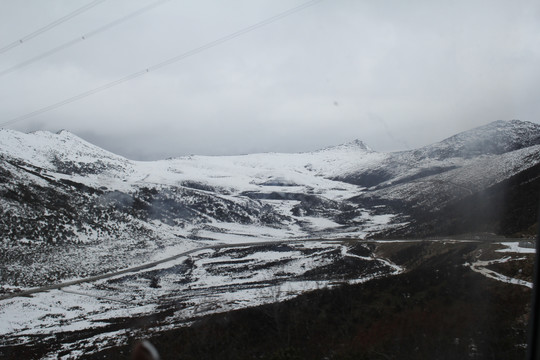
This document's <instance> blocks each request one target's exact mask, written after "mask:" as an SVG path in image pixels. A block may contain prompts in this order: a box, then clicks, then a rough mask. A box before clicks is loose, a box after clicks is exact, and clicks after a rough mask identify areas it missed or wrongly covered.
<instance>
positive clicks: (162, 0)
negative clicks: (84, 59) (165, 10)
mask: <svg viewBox="0 0 540 360" xmlns="http://www.w3.org/2000/svg"><path fill="white" fill-rule="evenodd" d="M168 1H171V0H159V1H156V2H154V3H152V4H150V5H148V6H145V7H143V8H141V9H139V10H137V11H134V12H132V13H131V14H128V15H126V16H124V17H121V18H119V19H117V20H114V21H112V22H110V23H108V24H105V25H103V26H101V27H99V28H97V29H95V30H92V31H90V32H88V33H86V34H84V35H81V36H78V37H76V38H74V39H72V40H70V41H67V42H65V43H64V44H62V45H59V46H57V47H55V48H53V49H50V50H48V51H46V52H44V53H42V54H40V55H37V56H34V57H33V58H31V59H28V60H26V61H23V62H21V63H19V64H17V65H14V66H12V67H10V68H7V69H5V70H2V71H0V76H4V75H6V74H9V73H11V72H13V71H15V70H18V69H20V68H23V67H25V66H28V65H30V64H32V63H35V62H36V61H39V60H41V59H43V58H46V57H47V56H50V55H52V54H55V53H57V52H59V51H61V50H64V49H66V48H68V47H70V46H72V45H75V44H77V43H79V42H81V41H84V40H86V39H88V38H90V37H92V36H94V35H97V34H99V33H101V32H104V31H106V30H109V29H111V28H112V27H114V26H117V25H120V24H121V23H123V22H125V21H127V20H130V19H132V18H134V17H135V16H138V15H141V14H143V13H145V12H147V11H149V10H152V9H153V8H155V7H157V6H159V5H162V4H163V3H165V2H168Z"/></svg>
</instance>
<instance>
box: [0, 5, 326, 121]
mask: <svg viewBox="0 0 540 360" xmlns="http://www.w3.org/2000/svg"><path fill="white" fill-rule="evenodd" d="M321 1H323V0H311V1H308V2H306V3H303V4H301V5H298V6H296V7H293V8H291V9H289V10H286V11H284V12H281V13H279V14H277V15H274V16H272V17H269V18H267V19H265V20H262V21H260V22H258V23H256V24H253V25H250V26H248V27H245V28H243V29H241V30H238V31H236V32H233V33H231V34H229V35H226V36H223V37H221V38H219V39H217V40H214V41H211V42H209V43H206V44H204V45H201V46H199V47H197V48H195V49H192V50H190V51H187V52H185V53H182V54H180V55H177V56H175V57H172V58H170V59H167V60H165V61H162V62H160V63H158V64H155V65H152V66H149V67H147V68H145V69H143V70H140V71H137V72H135V73H132V74H130V75H127V76H125V77H123V78H120V79H118V80H115V81H112V82H109V83H107V84H104V85H101V86H98V87H96V88H94V89H91V90H88V91H85V92H83V93H80V94H78V95H75V96H72V97H70V98H67V99H65V100H62V101H60V102H57V103H55V104H52V105H49V106H45V107H43V108H41V109H38V110H35V111H32V112H29V113H26V114H24V115H21V116H18V117H16V118H13V119H11V120H8V121H6V122H3V123H0V127H4V126H6V125H11V124H14V123H16V122H19V121H23V120H26V119H28V118H31V117H34V116H37V115H40V114H43V113H45V112H48V111H51V110H54V109H57V108H59V107H61V106H64V105H67V104H70V103H72V102H75V101H78V100H81V99H84V98H86V97H88V96H91V95H94V94H96V93H98V92H101V91H104V90H107V89H109V88H111V87H113V86H116V85H120V84H122V83H125V82H126V81H129V80H133V79H135V78H138V77H140V76H142V75H145V74H147V73H149V72H151V71H154V70H158V69H160V68H163V67H165V66H168V65H171V64H173V63H175V62H178V61H180V60H183V59H185V58H187V57H190V56H193V55H195V54H198V53H200V52H203V51H205V50H208V49H210V48H213V47H215V46H218V45H220V44H223V43H225V42H227V41H230V40H232V39H235V38H237V37H239V36H242V35H244V34H247V33H249V32H251V31H254V30H256V29H259V28H261V27H263V26H266V25H269V24H271V23H273V22H276V21H278V20H280V19H282V18H284V17H286V16H289V15H292V14H294V13H297V12H299V11H301V10H304V9H305V8H307V7H310V6H313V5H315V4H317V3H319V2H321Z"/></svg>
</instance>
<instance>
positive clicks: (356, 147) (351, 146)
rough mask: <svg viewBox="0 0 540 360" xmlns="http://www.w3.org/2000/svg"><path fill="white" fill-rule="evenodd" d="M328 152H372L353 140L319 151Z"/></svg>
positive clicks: (360, 141)
mask: <svg viewBox="0 0 540 360" xmlns="http://www.w3.org/2000/svg"><path fill="white" fill-rule="evenodd" d="M329 150H363V151H366V152H373V150H372V149H371V148H370V147H369V146H367V145H366V144H365V143H364V142H363V141H362V140H360V139H355V140H352V141H349V142H346V143H343V144H339V145H335V146H329V147H326V148H323V149H321V150H319V151H329Z"/></svg>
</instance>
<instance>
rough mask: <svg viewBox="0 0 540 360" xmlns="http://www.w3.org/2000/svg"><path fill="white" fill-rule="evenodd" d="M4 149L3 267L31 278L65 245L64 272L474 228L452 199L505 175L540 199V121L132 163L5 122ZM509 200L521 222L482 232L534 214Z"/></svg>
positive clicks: (0, 190) (492, 186)
mask: <svg viewBox="0 0 540 360" xmlns="http://www.w3.org/2000/svg"><path fill="white" fill-rule="evenodd" d="M0 158H1V159H2V162H1V166H0V213H1V215H2V216H1V218H0V234H2V239H1V244H2V246H3V247H4V250H6V251H4V252H3V255H0V260H1V261H3V262H4V263H5V264H8V265H9V268H10V269H11V270H9V271H6V272H3V273H2V274H3V275H2V276H4V277H5V278H6V279H7V278H10V279H11V280H10V281H14V282H15V283H28V284H31V283H32V281H33V280H32V279H33V278H39V277H43V271H45V272H47V270H46V267H43V266H42V265H43V264H44V263H47V262H49V261H51V258H54V257H57V256H60V254H64V255H62V256H69V258H70V259H71V260H73V263H72V264H71V265H66V268H65V270H64V271H65V274H64V275H59V276H60V277H63V276H73V275H77V274H80V273H81V272H84V273H85V274H86V273H92V272H93V271H97V270H96V268H95V267H96V266H97V265H96V264H102V263H105V264H106V267H107V269H109V270H110V269H115V268H120V267H125V266H127V265H129V264H135V263H139V262H140V261H142V259H147V258H148V257H149V256H151V257H154V256H158V257H159V256H165V255H163V254H167V253H169V252H170V251H171V250H170V249H175V248H178V247H179V246H180V247H182V248H186V247H188V248H189V247H190V246H200V244H201V243H202V244H208V243H213V242H229V243H230V242H234V243H242V242H252V241H257V240H260V239H267V240H268V239H280V240H282V239H298V238H313V237H318V238H342V237H354V238H359V237H360V238H364V237H374V236H393V235H395V236H398V235H399V236H401V235H406V236H428V235H440V234H442V233H448V232H452V231H455V230H453V229H461V230H463V231H473V230H475V228H474V226H475V225H474V224H472V225H470V224H468V223H467V222H466V221H465V220H463V219H462V218H461V217H460V215H459V211H457V212H456V211H454V210H453V209H454V207H455V206H457V205H456V204H461V205H460V206H467V207H470V206H469V205H467V204H468V202H471V201H472V202H473V203H475V204H477V203H481V198H480V200H479V198H477V197H478V196H480V195H481V194H495V195H496V194H497V191H496V189H497V186H502V185H501V184H510V185H511V186H510V189H511V191H514V192H515V193H516V194H517V195H516V196H517V197H519V198H520V199H521V198H523V199H527V198H534V197H533V196H528V195H527V196H526V195H524V193H523V191H522V189H527V191H529V192H530V191H535V190H530V189H532V186H533V185H534V184H535V183H536V182H537V181H538V174H539V173H540V171H537V170H536V169H537V168H538V167H539V166H540V126H539V125H537V124H533V123H529V122H522V121H516V120H514V121H509V122H500V121H498V122H494V123H491V124H488V125H486V126H484V127H480V128H477V129H473V130H470V131H467V132H464V133H461V134H458V135H455V136H453V137H451V138H448V139H446V140H443V141H442V142H440V143H437V144H433V145H429V146H427V147H423V148H421V149H417V150H412V151H404V152H395V153H378V152H375V151H372V150H371V149H369V148H368V147H367V146H366V145H365V144H364V143H363V142H361V141H360V140H355V141H352V142H349V143H346V144H342V145H338V146H334V147H329V148H325V149H322V150H319V151H313V152H308V153H297V154H283V153H263V154H250V155H238V156H184V157H180V158H173V159H168V160H160V161H149V162H141V161H133V160H128V159H126V158H124V157H122V156H118V155H115V154H113V153H110V152H108V151H106V150H103V149H101V148H99V147H97V146H94V145H92V144H90V143H88V142H86V141H84V140H82V139H80V138H79V137H77V136H76V135H74V134H71V133H69V132H68V131H61V132H59V133H57V134H52V133H49V132H43V131H39V132H35V133H31V134H23V133H20V132H17V131H13V130H6V129H2V130H0ZM495 195H493V196H492V197H493V198H496V199H498V198H497V196H495ZM482 196H484V195H482ZM490 196H491V195H490ZM497 201H503V200H500V199H498V200H497ZM527 201H528V200H527ZM527 201H525V200H524V202H523V204H525V203H526V204H527V208H530V207H531V206H532V205H530V204H529V203H528V202H527ZM496 206H497V204H494V205H493V204H492V205H490V207H496ZM512 206H513V208H512V209H511V210H512V214H518V215H519V216H518V217H519V219H520V220H516V221H515V224H513V225H512V226H507V225H505V226H504V227H502V225H501V222H500V220H497V219H495V218H493V219H491V218H490V219H488V220H489V226H488V225H486V229H484V228H482V229H483V230H489V231H492V232H509V231H514V232H515V231H517V230H519V229H521V228H522V227H527V226H530V225H531V223H530V222H531V221H532V223H534V222H535V221H536V220H534V214H533V215H531V214H532V213H530V212H528V210H526V209H525V208H524V206H525V205H523V206H522V204H513V205H512ZM486 213H487V212H486ZM439 214H441V216H442V214H445V216H446V217H445V219H446V220H445V222H444V224H441V223H439V221H441V220H440V218H441V216H439ZM448 214H451V216H449V215H448ZM512 216H515V215H512ZM531 218H533V220H530V219H531ZM484 222H485V223H486V224H488V222H487V220H486V221H484ZM516 224H517V225H516ZM458 225H459V226H458ZM7 249H9V251H8V250H7ZM68 254H69V255H68ZM160 254H162V255H160ZM30 259H31V261H30ZM103 259H108V260H107V261H105V262H104V260H103ZM28 262H31V263H28ZM15 264H19V265H17V266H23V265H22V264H25V266H30V267H32V268H33V269H34V272H33V273H32V274H33V275H32V274H30V275H29V273H28V272H24V274H22V275H18V274H19V273H18V272H17V269H18V267H17V266H15ZM40 266H42V267H43V269H40ZM103 270H104V269H103V268H102V267H99V271H100V272H102V271H103ZM21 276H22V277H21ZM13 279H18V280H13ZM4 280H5V279H4Z"/></svg>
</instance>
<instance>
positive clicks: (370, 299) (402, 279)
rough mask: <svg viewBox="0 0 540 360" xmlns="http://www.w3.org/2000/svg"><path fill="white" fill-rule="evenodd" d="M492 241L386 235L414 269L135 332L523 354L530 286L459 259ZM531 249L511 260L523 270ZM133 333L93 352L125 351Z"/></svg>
mask: <svg viewBox="0 0 540 360" xmlns="http://www.w3.org/2000/svg"><path fill="white" fill-rule="evenodd" d="M492 246H493V245H491V244H489V243H483V244H482V243H461V244H449V243H447V244H442V243H439V242H433V243H428V242H423V243H411V244H403V243H401V244H399V243H398V244H384V245H381V246H380V248H379V251H381V252H382V253H384V254H385V255H386V256H388V257H389V258H390V259H391V260H392V261H395V262H397V263H400V264H402V265H405V266H407V267H408V268H410V269H411V270H410V271H408V272H406V273H403V274H400V275H398V276H394V277H389V278H383V279H378V280H374V281H370V282H368V283H366V284H362V285H352V286H351V285H347V286H342V287H339V288H336V289H333V290H329V289H325V290H319V291H315V292H312V293H309V294H306V295H303V296H300V297H298V298H295V299H293V300H290V301H286V302H283V303H277V304H271V305H266V306H261V307H257V308H252V309H245V310H239V311H234V312H229V313H225V314H219V315H214V316H210V317H205V318H202V319H200V320H198V321H196V322H195V323H194V324H193V325H192V326H191V327H189V328H182V329H178V330H174V331H161V332H159V333H158V334H153V333H152V332H150V333H145V332H144V331H143V332H142V334H139V336H150V340H151V341H152V342H153V343H154V344H155V345H156V347H157V348H158V349H159V351H160V352H161V353H162V356H163V358H178V359H198V360H201V359H282V360H285V359H381V360H383V359H411V360H412V359H449V360H450V359H452V360H453V359H518V358H523V357H524V352H525V345H524V344H525V343H526V322H527V315H528V303H529V299H530V290H529V289H527V288H525V287H521V286H516V285H510V284H504V283H501V282H497V281H495V280H491V279H487V278H485V277H483V276H482V275H480V274H478V273H475V272H472V271H471V270H470V268H468V267H466V266H463V264H464V263H465V262H467V261H472V260H473V259H476V258H477V257H478V256H480V253H483V254H484V255H483V256H485V254H486V253H488V252H490V251H492V248H491V247H492ZM490 249H491V250H490ZM532 259H533V257H532V256H529V257H528V259H527V260H522V261H520V262H518V263H519V264H518V263H516V264H518V267H519V268H522V269H529V270H530V269H531V268H532V261H533V260H532ZM498 271H501V270H500V269H499V270H498ZM506 271H507V274H508V275H510V276H514V275H515V273H511V272H508V270H506ZM515 271H516V272H517V269H516V270H515ZM529 276H530V273H529ZM135 340H136V337H133V338H132V342H131V344H130V345H129V346H124V347H120V348H111V349H108V350H105V351H102V352H101V353H99V354H97V355H93V356H92V358H115V357H118V356H119V354H121V355H120V356H124V357H127V356H128V354H129V352H130V351H131V347H132V345H133V344H134V342H135Z"/></svg>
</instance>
